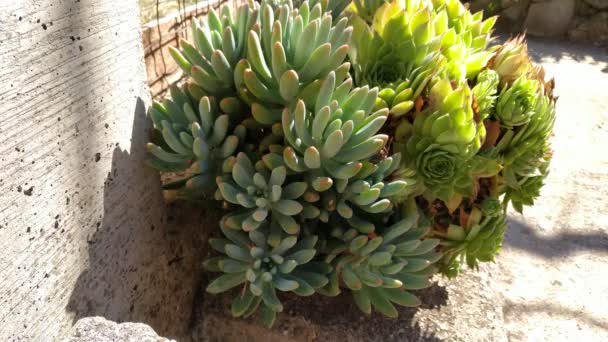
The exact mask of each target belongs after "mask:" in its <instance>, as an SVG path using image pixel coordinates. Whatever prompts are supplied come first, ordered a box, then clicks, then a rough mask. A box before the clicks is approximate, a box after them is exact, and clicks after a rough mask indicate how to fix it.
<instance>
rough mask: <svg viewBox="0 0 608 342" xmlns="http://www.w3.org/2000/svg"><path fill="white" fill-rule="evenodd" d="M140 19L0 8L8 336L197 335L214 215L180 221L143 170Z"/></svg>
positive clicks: (103, 5)
mask: <svg viewBox="0 0 608 342" xmlns="http://www.w3.org/2000/svg"><path fill="white" fill-rule="evenodd" d="M138 13H139V8H138V5H137V1H136V0H122V1H115V0H23V1H13V0H0V46H1V48H0V65H1V66H2V67H1V68H0V141H1V142H2V145H1V146H0V203H1V205H0V341H55V340H58V339H59V338H60V337H63V336H65V335H66V334H67V332H68V331H69V329H70V327H71V325H72V324H73V323H74V322H75V321H77V320H78V319H79V318H82V317H87V316H104V317H106V318H108V319H111V320H113V321H119V322H120V321H138V322H144V323H146V324H148V325H150V326H151V327H152V328H154V330H155V331H157V332H158V333H159V334H161V335H163V336H169V337H172V336H180V335H182V334H183V333H185V331H186V330H187V327H188V324H189V321H190V316H191V313H192V299H193V297H194V294H195V291H196V290H197V287H196V285H195V284H196V280H197V277H199V271H198V261H199V260H200V258H199V257H197V256H196V253H198V249H197V248H195V245H196V242H197V237H198V236H200V235H201V233H202V232H203V231H204V229H203V227H204V220H202V219H201V215H204V213H203V212H201V211H200V209H196V211H191V212H192V216H193V217H194V219H195V221H192V222H188V223H187V224H186V223H185V222H184V221H183V220H186V219H187V217H188V215H185V214H184V213H179V214H175V213H173V214H172V213H171V210H170V208H169V209H167V208H166V206H165V204H164V201H163V199H162V194H161V191H160V188H159V179H158V173H156V172H154V171H152V170H149V169H148V168H146V167H145V166H144V165H143V163H142V160H143V155H144V146H145V142H146V140H147V126H148V120H147V119H146V114H145V111H146V108H145V107H146V105H147V104H148V102H149V99H148V90H147V88H146V86H145V81H146V77H145V68H144V64H143V52H142V47H141V36H140V34H139V18H138ZM173 217H177V218H178V219H173ZM193 222H194V223H193Z"/></svg>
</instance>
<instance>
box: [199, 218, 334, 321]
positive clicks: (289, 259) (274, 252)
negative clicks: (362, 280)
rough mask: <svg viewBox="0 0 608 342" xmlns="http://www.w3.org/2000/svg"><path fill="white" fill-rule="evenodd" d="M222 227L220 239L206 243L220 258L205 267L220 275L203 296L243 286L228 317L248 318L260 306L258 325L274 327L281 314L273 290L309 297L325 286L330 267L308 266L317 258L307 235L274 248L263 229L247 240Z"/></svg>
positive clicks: (284, 239) (312, 237)
mask: <svg viewBox="0 0 608 342" xmlns="http://www.w3.org/2000/svg"><path fill="white" fill-rule="evenodd" d="M225 222H226V220H225V219H223V220H222V221H221V222H220V228H221V231H222V233H223V235H224V238H216V239H210V240H209V243H210V244H211V246H212V247H213V249H215V250H216V251H217V252H219V253H221V254H223V255H222V256H218V257H214V258H211V259H209V260H207V261H206V262H205V267H206V268H207V269H208V270H210V271H214V272H222V273H223V274H222V275H221V276H219V277H218V278H216V279H215V280H213V281H212V282H211V283H210V284H209V285H208V286H207V292H209V293H212V294H217V293H221V292H225V291H228V290H230V289H232V288H234V287H237V286H241V285H242V290H241V291H239V293H238V294H237V295H236V297H235V298H234V300H233V302H232V307H231V311H232V315H233V316H235V317H240V316H245V317H247V316H249V315H251V314H252V313H254V312H255V311H256V310H257V308H258V307H259V306H260V304H261V303H263V308H262V319H263V321H264V323H265V324H266V325H268V326H272V324H273V322H274V320H275V318H276V314H277V313H278V312H281V311H283V305H282V304H281V301H280V300H279V298H278V297H277V294H276V292H277V290H278V291H282V292H294V293H296V294H297V295H299V296H310V295H312V294H314V293H315V290H316V289H318V288H321V287H323V286H325V285H326V284H327V283H328V278H327V276H326V275H327V274H328V273H330V272H331V266H330V265H328V264H326V263H323V262H311V260H312V259H313V258H314V257H315V255H316V254H317V250H316V249H315V245H316V243H317V237H316V236H315V235H310V236H306V237H302V238H301V239H298V238H297V237H296V236H293V235H290V236H283V237H282V238H281V239H280V242H279V243H278V244H277V245H275V246H272V245H270V244H269V243H268V241H267V240H266V238H267V235H265V234H264V233H262V230H263V229H259V230H253V231H250V232H249V233H248V234H247V233H245V232H243V231H240V230H233V229H230V228H228V227H227V225H226V224H225Z"/></svg>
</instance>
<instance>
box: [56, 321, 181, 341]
mask: <svg viewBox="0 0 608 342" xmlns="http://www.w3.org/2000/svg"><path fill="white" fill-rule="evenodd" d="M117 341H121V342H176V341H175V340H169V339H166V338H164V337H160V336H158V335H157V334H156V332H154V330H153V329H152V328H150V327H149V326H147V325H145V324H143V323H130V322H129V323H116V322H112V321H108V320H107V319H105V318H103V317H87V318H83V319H80V320H79V321H78V322H76V324H75V325H74V327H73V333H72V336H71V337H69V338H67V339H66V340H65V342H117Z"/></svg>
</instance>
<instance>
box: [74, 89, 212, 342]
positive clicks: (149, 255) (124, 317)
mask: <svg viewBox="0 0 608 342" xmlns="http://www.w3.org/2000/svg"><path fill="white" fill-rule="evenodd" d="M134 111H135V113H134V122H133V130H132V138H131V151H128V152H127V151H123V150H122V149H121V148H120V146H116V147H115V149H114V153H113V158H112V168H111V172H110V173H108V175H107V178H106V181H105V185H104V212H103V218H102V219H101V220H100V222H98V224H97V229H96V231H95V232H94V233H93V234H92V235H91V236H89V237H88V238H87V243H88V256H89V260H88V263H89V267H88V269H86V270H85V271H83V272H82V273H81V274H80V276H79V277H78V280H77V282H76V284H75V288H74V290H73V291H72V293H71V296H70V299H69V302H68V305H67V308H66V309H67V310H68V311H69V312H73V313H74V314H75V317H74V321H76V320H78V319H80V318H82V317H88V316H103V317H105V318H107V319H110V320H112V321H117V322H124V321H134V322H144V323H146V324H148V325H150V326H151V327H152V328H154V330H155V331H156V332H157V333H158V334H160V335H164V336H171V337H178V336H183V335H184V334H185V333H186V332H187V331H188V329H189V325H190V324H192V322H191V317H192V303H193V298H194V296H195V292H196V290H197V289H198V284H199V281H200V278H201V269H200V266H199V265H200V260H201V254H202V253H203V249H201V248H200V247H201V246H202V241H203V239H204V238H205V236H204V235H205V234H206V231H207V229H205V220H204V217H205V216H206V213H205V212H204V211H203V210H201V209H200V208H192V207H188V206H184V205H181V204H180V206H179V208H180V209H179V210H180V212H179V213H177V212H176V210H177V209H175V208H173V206H171V205H169V206H167V205H165V203H164V200H163V198H162V194H161V190H160V187H159V177H158V173H157V172H155V171H154V170H151V169H149V168H147V167H146V166H145V165H144V164H143V158H144V154H145V143H146V141H147V132H148V127H149V125H148V120H147V118H146V111H145V106H144V103H143V101H142V100H141V99H138V101H137V105H136V107H135V109H134ZM182 211H183V212H182ZM174 217H175V218H174Z"/></svg>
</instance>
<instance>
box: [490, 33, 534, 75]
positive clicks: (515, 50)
mask: <svg viewBox="0 0 608 342" xmlns="http://www.w3.org/2000/svg"><path fill="white" fill-rule="evenodd" d="M524 39H525V36H523V35H520V36H517V37H515V38H512V39H509V40H507V42H505V43H504V44H503V45H502V46H500V48H499V49H498V51H497V52H496V55H495V56H494V57H493V60H492V61H490V63H489V65H490V67H491V68H492V69H494V70H496V72H497V73H498V75H500V80H501V84H503V85H504V84H510V83H511V82H513V81H515V80H516V79H518V78H520V77H521V76H522V75H526V74H528V73H529V72H530V70H531V69H532V63H531V62H530V57H529V56H528V47H527V46H526V43H525V40H524Z"/></svg>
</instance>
